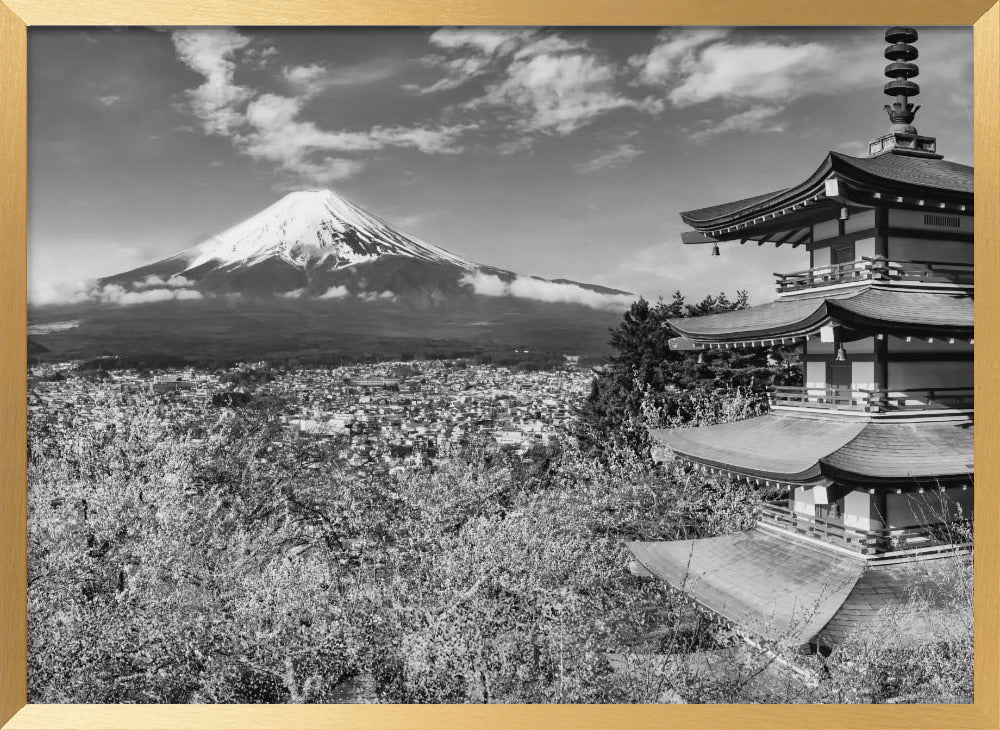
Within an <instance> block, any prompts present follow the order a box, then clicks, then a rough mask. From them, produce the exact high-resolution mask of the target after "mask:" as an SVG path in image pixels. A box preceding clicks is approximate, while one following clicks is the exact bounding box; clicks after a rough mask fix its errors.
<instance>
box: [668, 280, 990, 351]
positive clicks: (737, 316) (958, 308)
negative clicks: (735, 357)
mask: <svg viewBox="0 0 1000 730" xmlns="http://www.w3.org/2000/svg"><path fill="white" fill-rule="evenodd" d="M974 310H975V307H974V300H973V297H972V296H971V295H970V293H969V292H967V291H936V292H933V291H913V290H908V289H907V290H904V289H899V288H895V289H894V288H892V287H888V286H878V285H875V284H869V285H866V286H862V287H858V288H854V289H850V290H842V291H839V292H836V293H831V292H819V293H816V294H815V295H806V296H802V297H797V298H794V299H779V300H777V301H774V302H769V303H768V304H761V305H758V306H756V307H747V308H746V309H737V310H735V311H732V312H723V313H720V314H708V315H704V316H701V317H681V318H677V319H671V320H670V325H671V327H673V329H674V330H676V331H677V332H678V333H680V334H681V335H682V336H683V337H685V338H687V339H688V340H690V341H691V342H693V343H695V344H698V345H703V346H711V345H713V344H716V343H718V344H725V343H746V342H753V341H755V340H756V341H764V340H769V339H775V340H780V339H782V338H787V337H806V336H809V335H812V334H815V333H817V332H819V330H820V329H821V328H822V327H824V326H827V325H830V324H840V325H843V326H845V327H848V328H851V329H857V330H863V331H869V332H877V333H884V334H898V335H917V336H947V337H972V336H973V318H974Z"/></svg>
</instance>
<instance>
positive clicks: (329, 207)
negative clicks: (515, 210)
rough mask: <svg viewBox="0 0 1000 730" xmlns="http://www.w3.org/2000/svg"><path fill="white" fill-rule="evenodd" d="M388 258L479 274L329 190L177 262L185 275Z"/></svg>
mask: <svg viewBox="0 0 1000 730" xmlns="http://www.w3.org/2000/svg"><path fill="white" fill-rule="evenodd" d="M390 254H396V255H401V256H409V257H413V258H418V259H423V260H426V261H438V262H442V263H449V264H453V265H456V266H459V267H461V268H463V269H468V270H472V269H474V268H475V266H474V265H473V264H471V263H469V262H467V261H465V260H464V259H462V258H461V257H459V256H456V255H455V254H453V253H450V252H448V251H445V250H444V249H442V248H438V247H437V246H433V245H431V244H429V243H425V242H424V241H421V240H419V239H417V238H414V237H413V236H410V235H407V234H405V233H402V232H401V231H398V230H396V229H395V228H392V227H391V226H389V225H388V224H386V223H385V222H384V221H382V220H380V219H379V218H376V217H375V216H374V215H372V214H371V213H368V212H367V211H365V210H363V209H361V208H359V207H358V206H356V205H355V204H354V203H352V202H350V201H349V200H347V199H345V198H342V197H340V196H339V195H337V194H336V193H333V192H332V191H330V190H303V191H299V192H294V193H289V194H288V195H286V196H285V197H283V198H282V199H281V200H279V201H278V202H276V203H274V204H273V205H271V206H269V207H267V208H265V209H264V210H262V211H261V212H260V213H258V214H256V215H254V216H251V217H250V218H247V219H246V220H245V221H243V222H242V223H238V224H236V225H235V226H233V227H232V228H230V229H228V230H226V231H224V232H223V233H220V234H218V235H217V236H213V237H212V238H210V239H208V240H207V241H204V242H203V243H200V244H198V245H197V246H195V247H194V248H192V249H189V250H188V251H184V252H182V253H180V254H178V256H177V258H184V259H186V260H187V267H186V269H185V271H186V270H190V269H194V268H197V267H199V266H202V265H204V264H215V265H216V266H232V265H237V266H252V265H254V264H256V263H260V262H261V261H264V260H266V259H269V258H275V257H277V258H280V259H282V260H283V261H286V262H288V263H289V264H292V265H293V266H298V267H305V266H310V265H316V264H318V263H323V262H327V263H328V264H333V265H334V266H335V267H340V266H351V265H354V264H358V263H362V262H364V261H372V260H374V259H376V258H378V257H379V256H384V255H390Z"/></svg>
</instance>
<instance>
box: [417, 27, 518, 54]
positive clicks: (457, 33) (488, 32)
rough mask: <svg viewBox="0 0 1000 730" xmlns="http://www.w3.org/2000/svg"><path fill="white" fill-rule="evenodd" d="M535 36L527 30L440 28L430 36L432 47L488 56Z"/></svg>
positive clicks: (511, 47) (511, 48) (509, 49)
mask: <svg viewBox="0 0 1000 730" xmlns="http://www.w3.org/2000/svg"><path fill="white" fill-rule="evenodd" d="M532 35H533V31H531V30H527V29H510V28H440V29H438V30H436V31H434V32H433V33H431V36H430V39H429V40H430V42H431V44H432V45H435V46H437V47H438V48H444V49H447V50H455V49H459V48H471V49H473V50H475V51H479V52H480V53H482V54H485V55H488V56H494V55H497V54H499V53H503V52H506V51H511V50H513V47H514V46H516V45H518V44H519V43H520V42H521V41H523V40H524V39H525V38H529V37H531V36H532Z"/></svg>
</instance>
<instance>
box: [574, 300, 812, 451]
mask: <svg viewBox="0 0 1000 730" xmlns="http://www.w3.org/2000/svg"><path fill="white" fill-rule="evenodd" d="M747 304H748V300H747V294H746V292H742V291H741V292H739V293H738V295H737V297H736V299H735V300H730V299H729V298H728V297H727V296H726V295H725V294H720V295H719V296H718V297H712V296H708V297H706V298H705V299H703V300H702V301H700V302H698V303H697V304H687V303H686V302H685V300H684V297H683V296H682V295H681V294H680V292H677V293H675V294H674V296H673V299H672V300H671V301H670V302H669V303H668V302H664V301H663V300H660V301H659V302H657V303H656V304H650V303H649V302H647V301H646V300H645V299H642V298H640V299H639V300H638V301H636V302H634V303H633V304H632V306H631V308H630V309H629V310H628V311H627V312H626V313H625V315H624V316H623V319H622V322H621V324H620V325H619V326H618V327H617V328H616V329H614V330H612V331H611V343H610V344H611V347H612V349H613V350H614V354H613V355H612V356H611V357H610V358H609V360H608V362H607V363H606V364H605V365H604V366H603V367H601V368H599V369H598V370H597V376H596V377H595V379H594V382H593V385H592V388H591V393H590V395H589V397H588V399H587V401H586V403H585V404H584V406H583V408H582V409H581V412H580V424H581V428H580V434H579V435H580V437H581V439H582V440H583V442H584V444H585V446H587V447H588V448H592V449H598V450H599V448H600V447H601V445H603V444H607V443H609V442H610V441H616V442H620V443H622V444H623V445H625V446H627V447H629V448H632V449H633V450H636V451H637V452H640V453H641V452H643V451H645V450H646V449H648V447H649V440H648V436H647V434H646V427H647V426H648V425H650V424H649V423H648V422H647V421H646V420H645V419H644V415H643V410H644V409H646V410H647V412H648V411H649V409H652V410H653V411H655V413H656V414H657V420H659V421H662V422H663V423H669V424H671V425H679V424H683V423H688V422H690V421H691V419H692V410H694V409H696V408H702V409H704V408H705V407H706V406H708V403H707V401H708V400H710V399H711V398H713V397H718V398H719V400H720V405H719V406H713V407H721V404H722V402H723V401H727V400H731V399H732V396H733V394H734V393H736V394H738V397H740V398H750V399H751V400H752V401H754V403H753V404H751V406H752V407H750V408H749V412H750V413H751V414H752V415H756V413H757V412H761V411H762V410H763V409H764V408H765V407H766V398H765V391H766V388H767V387H768V386H770V385H783V384H790V383H795V382H798V380H799V378H800V369H799V365H798V353H797V352H795V351H792V350H786V349H784V348H780V347H778V348H772V349H766V348H749V349H740V350H707V351H704V352H700V353H699V352H692V351H684V350H675V349H672V348H671V346H670V339H671V338H673V337H676V336H677V332H676V331H675V330H674V329H673V328H672V327H671V325H670V320H671V319H679V318H682V317H692V316H703V315H706V314H718V313H722V312H730V311H734V310H738V309H744V308H745V307H746V306H747Z"/></svg>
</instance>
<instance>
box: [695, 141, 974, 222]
mask: <svg viewBox="0 0 1000 730" xmlns="http://www.w3.org/2000/svg"><path fill="white" fill-rule="evenodd" d="M973 169H974V168H972V167H970V166H969V165H962V164H959V163H957V162H951V161H948V160H941V159H932V158H926V157H914V156H910V155H905V154H893V153H890V154H884V155H880V156H878V157H852V156H851V155H845V154H843V153H841V152H830V153H829V154H827V156H826V157H825V158H824V159H823V162H822V163H821V164H820V166H819V167H818V168H816V170H815V171H814V172H813V173H812V174H811V175H810V176H809V177H807V178H806V179H805V180H804V181H802V182H801V183H799V184H797V185H792V186H791V187H787V188H782V189H781V190H775V191H773V192H770V193H764V194H762V195H754V196H751V197H749V198H741V199H739V200H734V201H731V202H728V203H721V204H717V205H710V206H707V207H705V208H697V209H695V210H688V211H683V212H682V213H681V218H682V219H683V220H684V222H685V223H687V224H689V225H690V226H692V227H693V228H695V229H696V230H699V231H712V230H717V229H721V228H726V227H729V226H733V225H735V224H738V223H741V222H746V221H747V220H750V219H757V218H760V217H761V216H765V215H768V214H771V213H775V212H782V213H784V212H787V211H788V210H789V209H790V208H791V206H796V205H801V204H803V203H807V202H810V201H813V200H816V199H817V198H819V199H822V198H824V197H825V181H826V180H828V179H830V178H838V179H841V180H844V181H845V182H847V183H853V184H854V185H856V186H858V187H861V188H864V189H869V190H872V191H877V192H884V193H891V194H893V195H897V196H927V197H930V198H933V199H934V200H936V201H937V200H942V201H950V202H955V203H965V204H967V205H971V204H972V201H973ZM820 202H822V200H821V201H820Z"/></svg>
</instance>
